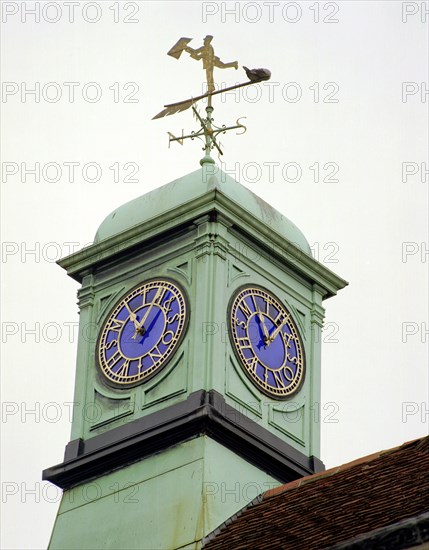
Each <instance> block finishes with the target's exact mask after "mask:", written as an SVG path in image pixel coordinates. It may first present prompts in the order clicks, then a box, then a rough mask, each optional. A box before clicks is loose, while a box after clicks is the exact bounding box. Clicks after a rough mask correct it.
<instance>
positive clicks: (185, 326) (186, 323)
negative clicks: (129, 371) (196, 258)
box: [95, 277, 191, 390]
mask: <svg viewBox="0 0 429 550" xmlns="http://www.w3.org/2000/svg"><path fill="white" fill-rule="evenodd" d="M153 282H160V283H162V282H164V283H168V284H173V285H174V286H176V287H177V289H178V290H179V292H180V293H181V295H182V297H183V301H184V305H185V311H184V323H183V328H182V331H181V334H180V335H179V338H178V339H177V341H176V342H175V344H174V345H173V347H172V350H171V352H169V353H168V357H166V358H165V360H164V361H162V362H161V364H160V365H158V366H157V367H156V368H155V370H154V371H153V372H151V373H150V374H149V375H147V376H144V377H143V378H141V379H139V380H136V381H134V382H116V381H114V380H111V379H110V378H109V377H108V376H107V375H106V373H105V371H104V369H103V367H102V365H101V364H100V343H101V339H102V336H103V334H104V331H105V328H106V325H107V324H108V323H109V322H110V320H111V318H112V315H113V312H114V311H115V310H116V308H117V307H118V306H119V305H120V304H121V302H123V301H124V300H125V298H126V297H127V296H129V295H130V294H132V293H133V292H135V291H136V290H137V289H138V288H140V287H143V286H145V285H147V284H149V283H153ZM190 313H191V309H190V303H189V298H188V294H187V292H186V290H185V289H184V287H183V286H182V285H181V284H180V283H178V282H177V281H176V280H175V279H172V278H170V277H151V278H150V279H145V280H144V281H142V282H140V283H139V284H137V285H134V286H133V287H132V288H130V289H129V290H128V291H126V292H125V293H124V294H122V296H121V298H119V299H118V300H117V301H116V302H115V304H114V305H113V306H112V307H111V308H110V309H109V311H108V313H107V314H106V317H105V319H104V321H103V323H102V325H101V328H100V330H99V332H98V336H97V341H96V346H95V364H96V367H97V371H98V373H99V375H100V378H101V380H102V381H103V383H104V384H106V385H107V386H108V387H109V388H114V389H122V390H127V389H130V388H134V387H136V386H140V385H142V384H145V383H146V382H148V381H149V380H151V379H152V378H153V377H154V376H156V375H157V374H159V373H160V372H161V371H162V370H164V368H165V367H166V366H167V365H168V363H169V362H170V361H171V360H172V359H173V357H174V356H175V355H176V352H177V350H178V348H179V346H180V345H181V343H182V342H183V339H184V337H185V335H186V332H187V330H188V326H189V319H190ZM152 349H153V348H152Z"/></svg>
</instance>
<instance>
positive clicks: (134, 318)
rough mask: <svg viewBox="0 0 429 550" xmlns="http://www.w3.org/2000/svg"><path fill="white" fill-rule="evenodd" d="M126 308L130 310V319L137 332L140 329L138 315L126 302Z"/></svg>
mask: <svg viewBox="0 0 429 550" xmlns="http://www.w3.org/2000/svg"><path fill="white" fill-rule="evenodd" d="M125 307H126V309H127V310H128V313H129V314H130V319H131V321H132V322H133V323H134V327H135V329H136V330H137V329H138V328H139V321H138V319H137V315H136V314H135V313H134V311H132V309H130V307H129V305H128V304H127V303H126V302H125Z"/></svg>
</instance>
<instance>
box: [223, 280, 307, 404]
mask: <svg viewBox="0 0 429 550" xmlns="http://www.w3.org/2000/svg"><path fill="white" fill-rule="evenodd" d="M251 289H255V290H259V291H261V292H265V293H266V294H268V295H269V296H270V297H271V298H273V299H274V300H275V301H276V302H278V303H279V304H280V305H281V307H282V308H283V309H284V310H285V311H286V312H287V313H288V315H289V317H290V319H291V321H292V323H293V328H294V330H295V332H296V335H297V340H298V342H299V345H300V348H301V353H302V375H301V377H300V379H299V381H298V384H297V385H296V386H295V388H294V389H293V390H292V391H290V392H288V393H286V394H277V393H275V392H272V391H270V390H267V389H266V388H265V387H264V385H263V383H262V381H261V380H260V379H259V378H258V377H256V376H253V375H252V374H251V373H250V372H249V369H248V368H247V366H246V364H245V363H244V360H243V359H242V357H241V355H240V352H239V350H238V349H237V344H236V342H235V339H234V325H233V320H232V312H233V305H234V302H235V300H236V299H237V297H238V296H239V295H240V294H241V293H242V292H243V291H244V290H251ZM228 329H229V330H228V333H229V338H230V342H231V347H232V349H233V351H234V355H235V357H236V359H237V361H238V363H239V365H240V367H241V369H242V370H243V371H244V373H245V375H246V377H247V378H248V379H249V380H250V381H251V382H252V385H253V386H254V387H255V388H257V389H258V390H259V391H260V392H261V393H263V394H264V395H266V396H268V397H270V398H271V399H274V400H276V401H285V400H287V399H290V398H292V397H295V396H296V394H297V392H298V391H299V390H300V389H301V388H302V385H303V383H304V380H305V377H306V374H307V361H306V353H305V347H304V342H303V339H302V336H301V333H300V331H299V329H298V323H297V322H296V320H295V317H294V315H293V314H292V312H291V311H290V310H289V309H288V308H287V307H286V305H285V304H284V302H283V301H282V300H281V299H279V298H278V296H276V295H275V294H274V293H273V292H272V291H270V290H268V289H267V288H266V287H263V286H262V285H258V284H246V285H241V286H240V287H238V288H237V289H236V290H235V291H234V292H233V294H232V295H231V297H230V299H229V303H228ZM270 387H271V386H270Z"/></svg>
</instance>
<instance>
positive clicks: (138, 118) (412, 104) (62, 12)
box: [1, 0, 428, 549]
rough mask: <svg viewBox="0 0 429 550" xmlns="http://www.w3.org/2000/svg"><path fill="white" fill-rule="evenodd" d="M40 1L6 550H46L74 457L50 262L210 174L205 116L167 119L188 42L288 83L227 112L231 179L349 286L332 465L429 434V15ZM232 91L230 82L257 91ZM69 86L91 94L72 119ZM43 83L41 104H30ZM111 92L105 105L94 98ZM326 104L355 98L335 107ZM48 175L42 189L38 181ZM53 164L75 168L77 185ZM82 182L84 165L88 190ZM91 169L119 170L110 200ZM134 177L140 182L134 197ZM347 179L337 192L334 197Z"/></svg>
mask: <svg viewBox="0 0 429 550" xmlns="http://www.w3.org/2000/svg"><path fill="white" fill-rule="evenodd" d="M23 4H24V8H23V7H22V4H21V2H6V1H5V2H2V6H1V7H2V10H3V24H2V54H1V55H2V59H1V61H2V79H3V81H4V83H3V91H6V92H10V93H9V95H7V93H6V95H5V94H4V93H3V96H2V101H3V102H2V104H1V107H2V120H3V122H2V138H3V139H2V169H3V176H2V199H3V200H2V241H3V250H2V252H3V256H2V272H3V273H2V274H3V277H2V283H3V284H2V326H1V328H2V342H3V346H2V370H1V376H2V400H3V417H2V424H1V428H2V435H3V445H2V502H3V528H2V548H7V549H12V548H13V549H35V548H45V547H46V545H47V543H48V540H49V536H50V533H51V530H52V526H53V521H54V518H55V514H56V511H57V508H58V504H59V492H57V491H55V489H52V488H51V489H48V488H47V485H46V484H44V483H42V482H41V471H42V469H44V468H46V467H48V466H51V465H53V464H56V463H58V462H61V461H62V457H63V451H64V447H65V445H66V443H67V442H68V441H69V435H70V422H69V408H70V407H69V405H68V404H69V403H71V402H72V401H73V382H74V368H75V355H76V346H77V341H76V334H77V331H73V327H74V326H77V321H78V315H77V307H76V291H77V289H78V285H77V283H75V282H74V281H73V280H71V279H70V278H69V277H67V275H66V273H65V272H64V271H63V270H62V269H61V268H60V267H58V266H57V265H56V264H55V262H54V260H56V259H58V258H59V257H62V256H65V255H67V254H68V253H69V252H70V251H71V250H72V249H73V247H74V249H75V250H77V249H79V248H81V247H82V246H84V245H86V244H88V243H90V242H91V241H92V240H93V237H94V234H95V232H96V230H97V227H98V225H99V224H100V223H101V221H102V220H103V219H104V217H105V216H106V215H107V214H108V213H109V212H110V211H112V210H113V209H114V208H115V207H117V206H118V205H120V204H122V203H124V202H126V201H128V200H130V199H132V198H134V197H137V196H139V195H141V194H144V193H146V192H148V191H150V190H152V189H154V188H156V187H159V186H160V185H162V184H164V183H167V182H169V181H171V180H173V179H176V178H177V177H180V176H182V175H184V174H187V173H189V172H191V171H193V170H195V169H197V168H198V167H199V164H198V161H199V159H200V158H201V156H202V151H201V149H200V145H199V143H196V142H191V141H188V142H187V143H186V144H185V145H184V146H183V147H181V146H180V145H178V144H174V145H172V147H171V149H170V150H168V147H167V133H166V132H167V131H171V132H172V133H174V134H176V135H177V134H180V133H181V130H182V128H183V129H184V130H185V132H188V131H190V130H193V129H195V130H196V129H197V126H196V123H195V122H194V120H193V118H192V116H191V114H190V112H185V113H182V114H179V115H175V116H173V117H167V118H165V119H162V120H156V121H152V120H151V118H152V116H154V115H155V114H156V113H158V112H159V111H160V110H161V109H162V107H163V105H164V104H165V103H172V102H175V101H179V100H182V99H185V98H187V97H189V96H190V95H196V94H197V93H198V92H200V91H201V89H202V88H201V84H200V82H201V80H202V77H203V76H204V73H203V71H202V68H201V63H199V64H197V62H196V61H194V60H192V59H190V58H189V57H188V56H183V58H182V59H180V61H176V60H175V59H173V58H171V57H169V56H167V55H166V52H167V51H168V50H169V49H170V47H171V46H172V45H173V44H174V43H175V42H176V41H177V40H178V38H180V37H181V36H186V37H192V38H194V40H193V42H192V43H191V44H190V45H191V46H193V47H199V46H200V45H202V40H203V38H204V36H205V35H206V34H212V35H214V41H213V45H214V48H215V51H216V54H217V55H219V57H220V58H221V59H222V60H223V61H225V62H228V61H234V60H238V61H239V64H240V65H243V64H244V65H248V66H249V67H267V68H269V69H271V71H272V80H271V82H270V83H266V84H261V85H260V86H259V88H258V89H256V88H254V89H253V90H251V88H253V87H250V88H246V89H244V90H243V92H240V93H239V94H237V96H234V95H230V96H228V97H227V98H226V100H225V101H223V100H217V101H216V102H215V112H214V116H215V122H216V123H218V124H219V125H222V124H224V123H225V124H227V125H230V124H233V123H235V120H236V119H237V117H241V116H246V117H247V119H246V120H245V121H244V123H245V124H246V125H247V127H248V131H247V133H246V134H245V135H242V136H235V135H234V133H233V132H231V133H229V134H228V135H226V136H223V137H222V139H221V141H222V143H223V145H224V149H225V155H224V163H225V166H224V169H225V170H226V171H228V172H229V173H232V175H233V176H234V177H235V178H236V179H237V180H238V181H240V182H241V183H243V184H244V185H245V186H247V187H249V188H250V189H251V190H252V191H254V192H255V193H257V194H259V195H260V196H261V197H262V198H264V199H265V200H267V201H268V202H270V203H271V204H273V205H274V206H275V207H276V208H277V209H278V210H280V211H281V212H282V213H283V214H285V215H286V216H287V217H289V218H290V219H291V220H292V221H293V222H294V223H296V225H298V227H299V228H300V229H301V230H302V231H303V232H304V234H305V235H306V236H307V239H308V240H309V242H310V244H311V245H313V248H314V250H315V252H316V257H318V259H319V260H320V261H322V262H323V263H324V264H325V265H327V267H329V268H330V269H333V270H334V271H335V272H336V273H338V274H339V275H340V276H342V277H344V278H345V279H347V280H348V281H349V282H350V286H349V287H347V288H346V289H345V290H343V291H341V292H340V293H339V295H338V296H337V297H335V298H333V299H331V300H328V301H327V302H325V306H326V308H327V312H326V323H327V330H326V332H325V337H324V338H325V342H324V344H323V363H322V365H323V371H322V378H323V385H322V403H321V405H322V415H321V420H322V422H321V430H322V456H321V458H322V460H323V461H324V463H325V465H326V466H327V467H332V466H334V465H337V464H340V463H343V462H347V461H349V460H352V459H354V458H357V457H360V456H363V455H366V454H369V453H371V452H375V451H377V450H380V449H385V448H389V447H392V446H396V445H399V444H401V443H402V442H404V441H407V440H410V439H413V438H416V437H419V436H423V435H425V434H426V433H427V431H428V416H427V414H425V410H427V407H428V391H427V385H428V380H427V359H426V347H427V341H426V340H427V338H428V337H427V334H426V335H425V330H426V331H427V327H428V324H427V302H428V296H427V266H428V257H427V252H426V253H425V250H426V251H427V246H428V235H427V214H426V208H427V179H428V176H427V175H426V176H425V175H424V174H422V166H421V164H422V163H424V162H426V169H427V166H428V165H427V162H428V161H427V146H428V140H427V106H428V97H427V93H426V94H425V93H424V90H427V86H428V83H427V74H428V55H427V38H428V36H427V35H428V27H427V19H426V18H425V17H427V16H425V15H424V13H423V12H422V10H423V9H424V8H425V6H426V7H427V5H428V3H427V2H426V3H424V2H420V1H419V2H400V1H395V2H389V1H382V2H369V1H368V2H362V1H361V2H353V1H344V2H336V3H335V2H299V3H296V2H287V3H286V8H285V7H284V6H285V3H284V2H263V3H261V2H260V3H258V4H257V3H256V2H241V3H238V2H237V3H234V2H233V3H228V4H226V3H223V2H219V3H216V4H215V3H214V2H206V3H201V2H198V1H192V2H179V1H176V2H146V1H145V2H128V3H127V2H120V3H115V2H112V1H110V0H107V1H102V2H100V1H99V2H92V3H88V2H79V3H78V4H79V5H77V6H76V7H75V13H74V22H71V21H70V12H69V10H70V9H71V8H69V7H67V3H65V4H64V3H62V2H56V3H55V2H51V3H50V6H48V7H46V6H45V4H46V3H45V2H40V3H39V12H40V22H36V21H35V16H34V15H31V14H29V13H27V14H25V6H26V8H27V10H29V9H32V8H33V9H34V5H35V2H26V3H23ZM234 8H235V13H231V12H229V14H228V13H226V11H227V10H231V9H234ZM36 9H37V6H36ZM97 10H98V11H99V13H98V12H97ZM15 11H16V13H14V12H15ZM414 12H415V13H414ZM127 16H128V17H130V18H132V19H134V20H135V21H136V22H134V23H132V22H129V23H126V22H124V18H125V17H127ZM97 18H99V20H98V21H94V20H95V19H97ZM115 18H117V19H119V21H118V22H115ZM317 18H318V19H319V22H316V21H315V20H316V19H317ZM55 19H58V21H57V22H54V21H55ZM324 19H328V20H330V21H333V20H338V22H323V20H324ZM90 20H93V21H94V22H92V23H91V22H90ZM293 20H295V22H292V21H293ZM215 79H216V80H217V81H218V82H224V83H225V85H230V84H234V83H236V82H242V81H244V72H243V71H242V70H241V69H240V70H239V71H234V70H233V69H228V70H223V71H218V73H217V77H216V75H215ZM67 82H69V83H70V82H75V83H77V84H76V85H74V90H75V99H74V102H71V101H70V99H69V91H70V89H71V85H70V84H69V85H66V84H64V83H67ZM404 82H408V83H409V84H408V85H407V90H408V91H409V92H410V93H409V94H408V95H406V96H403V94H402V90H403V86H404V84H403V83H404ZM5 83H8V84H7V85H6V84H5ZM35 83H39V85H40V100H39V101H38V102H36V101H35V97H34V95H31V94H27V95H25V90H26V89H27V91H28V90H30V89H31V88H34V86H35ZM47 83H51V84H50V85H49V86H46V84H47ZM52 83H54V84H52ZM88 83H96V85H95V86H94V85H90V86H87V84H88ZM115 83H117V84H115ZM127 83H134V84H128V85H127ZM315 83H316V84H315ZM422 83H423V84H422ZM97 89H98V91H99V92H101V94H102V95H101V98H100V99H99V101H94V102H90V101H88V99H90V98H94V94H95V92H96V91H97ZM317 90H318V91H319V95H318V97H317V95H316V92H317ZM422 91H423V93H422ZM23 92H24V95H23V97H22V93H23ZM118 92H119V101H118V102H115V101H114V99H115V97H116V95H117V93H118ZM133 92H134V94H132V95H131V99H134V100H136V101H135V102H132V103H125V102H124V97H125V96H126V95H128V94H130V93H133ZM297 92H299V94H300V95H301V97H300V99H299V100H298V101H296V102H293V101H291V100H293V99H294V98H295V97H296V94H297ZM57 93H58V94H61V98H59V99H58V101H56V102H53V100H54V99H55V95H56V94H57ZM329 94H331V95H330V97H331V100H332V99H333V100H338V101H337V102H330V103H329V102H325V101H323V100H324V99H326V98H327V96H328V97H329ZM317 99H318V101H316V100H317ZM49 100H50V101H49ZM22 163H24V164H23V166H22ZM35 163H40V170H39V172H40V181H39V182H36V181H35V176H34V175H30V174H28V175H27V177H26V181H25V178H24V181H21V180H22V179H23V169H24V170H25V168H27V169H31V168H32V167H33V168H34V164H35ZM48 163H57V164H58V165H59V166H60V167H61V169H62V173H61V177H60V178H59V181H57V182H54V181H52V180H53V179H55V165H49V164H48ZM64 163H79V165H77V167H76V174H75V178H74V181H69V180H70V177H69V171H68V168H67V166H70V164H64ZM87 163H95V165H96V166H98V167H99V169H100V170H101V172H102V176H101V177H100V180H99V181H98V182H94V181H90V180H91V178H94V176H95V170H94V167H92V168H91V166H87V167H86V168H85V169H83V166H84V165H86V164H87ZM115 163H118V164H116V166H119V167H120V172H119V180H120V181H119V182H118V183H115V181H114V176H115V174H114V169H110V168H109V167H112V166H115ZM125 163H134V164H133V165H128V166H127V169H124V164H125ZM270 163H276V164H271V166H272V167H273V168H272V170H273V171H274V177H271V173H270V169H269V166H270ZM288 163H296V165H299V167H300V170H301V171H302V173H301V177H300V178H299V181H295V182H293V181H287V180H288V179H289V180H292V179H293V178H294V177H295V174H296V171H294V169H293V166H295V165H289V169H288V166H286V168H284V167H285V165H288ZM315 163H319V164H318V166H319V171H320V180H321V181H319V182H315V174H316V167H317V165H315ZM326 163H334V164H329V165H328V166H326V167H325V168H324V166H325V165H326ZM403 163H409V164H407V165H404V164H403ZM47 164H48V166H46V165H47ZM132 166H135V167H136V168H138V172H137V173H136V174H135V175H134V179H136V180H138V181H136V182H124V178H125V177H126V176H127V175H129V174H130V173H131V170H132ZM310 166H312V167H313V168H312V169H310V168H309V167H310ZM336 166H337V167H338V169H339V171H338V173H337V174H336V175H333V176H332V178H334V179H338V180H339V181H338V182H335V181H334V182H332V181H325V182H323V178H326V176H327V175H329V173H330V172H331V170H332V168H335V167H336ZM423 168H425V166H423ZM403 170H408V172H409V175H408V176H407V177H406V178H403V173H402V172H403ZM234 171H235V175H234ZM14 172H16V173H14ZM412 172H416V173H412ZM403 179H406V181H403ZM49 180H51V181H49ZM70 243H73V244H70ZM31 250H33V251H35V252H33V253H31ZM425 323H426V324H425ZM31 330H33V333H31ZM34 331H35V332H34ZM323 407H325V408H324V409H323ZM425 407H426V408H425ZM31 410H33V411H35V412H34V413H33V414H31V413H30V411H31ZM407 413H408V414H407ZM31 491H33V492H32V493H31Z"/></svg>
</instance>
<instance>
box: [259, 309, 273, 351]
mask: <svg viewBox="0 0 429 550" xmlns="http://www.w3.org/2000/svg"><path fill="white" fill-rule="evenodd" d="M256 313H257V314H258V317H259V322H260V324H261V325H262V330H263V331H264V344H265V345H267V343H268V342H269V340H270V334H269V332H268V329H267V327H266V325H265V321H264V316H263V315H262V313H261V310H260V309H259V308H256Z"/></svg>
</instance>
